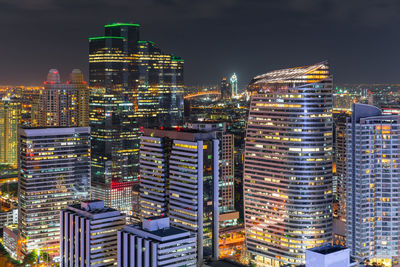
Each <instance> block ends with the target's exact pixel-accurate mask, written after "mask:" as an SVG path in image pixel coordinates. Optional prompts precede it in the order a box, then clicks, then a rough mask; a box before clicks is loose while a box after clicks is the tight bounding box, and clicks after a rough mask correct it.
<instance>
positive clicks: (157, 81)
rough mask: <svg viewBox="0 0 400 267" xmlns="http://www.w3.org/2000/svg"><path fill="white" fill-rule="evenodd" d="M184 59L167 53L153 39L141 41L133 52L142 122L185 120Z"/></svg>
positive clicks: (166, 123)
mask: <svg viewBox="0 0 400 267" xmlns="http://www.w3.org/2000/svg"><path fill="white" fill-rule="evenodd" d="M183 62H184V61H183V59H181V58H179V57H175V56H173V55H170V54H165V53H163V52H161V50H160V49H159V48H158V47H157V46H156V45H155V44H154V43H153V42H151V41H139V42H138V49H137V53H135V55H134V62H133V63H132V65H133V68H136V70H135V75H137V85H136V88H135V91H136V92H137V99H136V101H135V106H136V107H137V108H135V110H136V112H135V115H136V116H137V117H138V122H139V125H140V126H143V127H159V126H164V127H171V126H181V125H182V124H183V121H182V119H183Z"/></svg>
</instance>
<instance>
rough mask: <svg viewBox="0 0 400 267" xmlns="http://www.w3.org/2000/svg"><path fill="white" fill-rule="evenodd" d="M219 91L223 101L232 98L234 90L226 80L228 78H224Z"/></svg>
mask: <svg viewBox="0 0 400 267" xmlns="http://www.w3.org/2000/svg"><path fill="white" fill-rule="evenodd" d="M219 90H220V92H221V99H222V100H229V99H231V98H232V90H231V86H230V84H229V82H228V80H227V79H226V77H223V78H222V80H221V83H220V85H219Z"/></svg>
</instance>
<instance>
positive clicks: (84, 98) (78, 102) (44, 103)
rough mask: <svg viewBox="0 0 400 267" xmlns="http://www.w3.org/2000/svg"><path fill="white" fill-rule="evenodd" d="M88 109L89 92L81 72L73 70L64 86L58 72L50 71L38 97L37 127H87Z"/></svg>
mask: <svg viewBox="0 0 400 267" xmlns="http://www.w3.org/2000/svg"><path fill="white" fill-rule="evenodd" d="M88 108H89V91H88V88H87V85H86V82H85V81H84V80H83V74H82V72H81V71H80V70H78V69H74V70H73V71H72V73H71V80H70V81H68V82H67V83H65V84H64V83H61V81H60V74H59V72H58V70H56V69H51V70H50V71H49V74H48V75H47V81H45V82H44V89H43V90H42V91H41V93H40V97H39V102H38V107H37V110H36V112H38V121H37V123H38V125H37V126H41V127H47V126H63V127H75V126H88V119H89V113H88Z"/></svg>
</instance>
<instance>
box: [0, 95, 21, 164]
mask: <svg viewBox="0 0 400 267" xmlns="http://www.w3.org/2000/svg"><path fill="white" fill-rule="evenodd" d="M20 123H21V104H20V102H19V101H18V100H17V99H10V98H3V99H1V100H0V165H2V164H5V165H8V166H9V167H10V168H17V163H18V127H19V126H20Z"/></svg>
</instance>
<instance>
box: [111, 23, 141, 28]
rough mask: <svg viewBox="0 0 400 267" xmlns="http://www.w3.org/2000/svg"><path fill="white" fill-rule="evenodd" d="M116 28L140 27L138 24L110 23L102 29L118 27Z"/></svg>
mask: <svg viewBox="0 0 400 267" xmlns="http://www.w3.org/2000/svg"><path fill="white" fill-rule="evenodd" d="M118 26H133V27H140V24H132V23H112V24H107V25H104V27H106V28H108V27H118Z"/></svg>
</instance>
